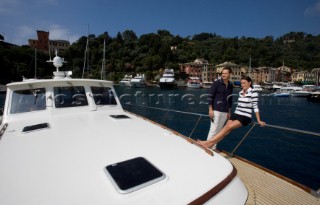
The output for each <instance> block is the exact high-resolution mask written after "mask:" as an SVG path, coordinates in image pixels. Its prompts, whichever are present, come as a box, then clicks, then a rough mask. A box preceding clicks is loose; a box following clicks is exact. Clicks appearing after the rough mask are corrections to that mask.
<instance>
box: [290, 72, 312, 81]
mask: <svg viewBox="0 0 320 205" xmlns="http://www.w3.org/2000/svg"><path fill="white" fill-rule="evenodd" d="M307 73H308V72H307V71H296V72H293V73H292V80H291V82H293V83H294V82H305V81H306V74H307Z"/></svg>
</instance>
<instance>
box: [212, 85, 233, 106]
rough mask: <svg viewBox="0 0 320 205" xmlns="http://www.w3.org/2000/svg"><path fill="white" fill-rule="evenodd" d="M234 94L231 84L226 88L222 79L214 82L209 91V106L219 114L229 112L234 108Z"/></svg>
mask: <svg viewBox="0 0 320 205" xmlns="http://www.w3.org/2000/svg"><path fill="white" fill-rule="evenodd" d="M232 92H233V86H232V84H231V83H230V82H228V85H227V86H226V84H224V82H223V80H222V79H219V80H216V81H214V82H213V83H212V85H211V87H210V91H209V94H210V95H211V96H210V97H209V106H210V105H211V106H212V107H213V110H216V111H219V112H229V108H231V107H232Z"/></svg>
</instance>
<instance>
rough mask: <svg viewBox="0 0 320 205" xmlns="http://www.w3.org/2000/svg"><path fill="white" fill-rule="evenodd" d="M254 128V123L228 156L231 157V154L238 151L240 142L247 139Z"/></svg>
mask: <svg viewBox="0 0 320 205" xmlns="http://www.w3.org/2000/svg"><path fill="white" fill-rule="evenodd" d="M255 126H256V123H253V125H252V127H251V128H250V130H248V132H247V133H246V134H245V135H244V136H243V137H242V139H241V141H240V142H239V143H238V144H237V146H236V147H235V148H234V150H232V152H231V153H230V154H229V156H233V153H234V152H235V151H236V150H237V149H238V147H239V146H240V145H241V144H242V142H243V141H244V140H245V139H246V138H247V136H248V135H249V134H250V132H251V131H252V130H253V128H254V127H255Z"/></svg>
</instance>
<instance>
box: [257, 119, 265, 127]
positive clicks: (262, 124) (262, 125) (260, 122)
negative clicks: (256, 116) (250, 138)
mask: <svg viewBox="0 0 320 205" xmlns="http://www.w3.org/2000/svg"><path fill="white" fill-rule="evenodd" d="M258 124H259V125H260V126H261V127H264V126H266V123H265V122H263V121H261V120H259V121H258Z"/></svg>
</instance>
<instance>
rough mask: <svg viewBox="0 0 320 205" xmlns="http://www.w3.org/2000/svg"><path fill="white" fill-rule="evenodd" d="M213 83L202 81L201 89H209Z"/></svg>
mask: <svg viewBox="0 0 320 205" xmlns="http://www.w3.org/2000/svg"><path fill="white" fill-rule="evenodd" d="M212 83H213V82H208V81H204V82H202V87H203V88H210V87H211V85H212Z"/></svg>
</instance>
